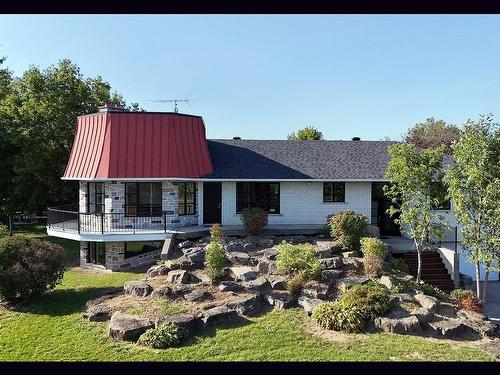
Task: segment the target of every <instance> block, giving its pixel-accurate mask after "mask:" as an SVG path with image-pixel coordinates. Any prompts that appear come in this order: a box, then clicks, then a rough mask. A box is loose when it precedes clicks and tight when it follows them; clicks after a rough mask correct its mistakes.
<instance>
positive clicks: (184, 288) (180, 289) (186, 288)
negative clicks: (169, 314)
mask: <svg viewBox="0 0 500 375" xmlns="http://www.w3.org/2000/svg"><path fill="white" fill-rule="evenodd" d="M192 290H193V286H192V285H188V284H179V285H174V286H173V287H172V293H173V294H174V295H175V296H183V295H184V294H186V293H189V292H191V291H192Z"/></svg>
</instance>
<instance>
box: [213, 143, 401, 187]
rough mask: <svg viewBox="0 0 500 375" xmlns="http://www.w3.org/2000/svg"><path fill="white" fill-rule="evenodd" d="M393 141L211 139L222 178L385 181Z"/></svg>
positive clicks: (216, 173)
mask: <svg viewBox="0 0 500 375" xmlns="http://www.w3.org/2000/svg"><path fill="white" fill-rule="evenodd" d="M394 143H397V142H392V141H286V140H225V139H212V140H208V148H209V150H210V155H211V157H212V163H213V165H214V172H213V173H211V174H210V175H208V176H206V178H214V179H215V178H220V179H332V180H333V179H339V180H342V179H345V180H351V179H355V180H358V179H359V180H385V178H384V173H385V170H386V167H387V162H388V160H389V156H388V154H387V148H388V147H389V146H390V145H392V144H394Z"/></svg>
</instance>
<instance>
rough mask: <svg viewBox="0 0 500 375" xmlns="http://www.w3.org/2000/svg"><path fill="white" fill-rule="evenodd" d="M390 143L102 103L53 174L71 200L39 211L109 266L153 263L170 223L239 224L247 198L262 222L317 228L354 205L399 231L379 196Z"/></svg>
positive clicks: (86, 257)
mask: <svg viewBox="0 0 500 375" xmlns="http://www.w3.org/2000/svg"><path fill="white" fill-rule="evenodd" d="M393 143H395V142H391V141H362V140H360V139H359V138H353V139H352V140H350V141H287V140H242V139H240V138H234V139H229V140H222V139H212V140H207V139H206V136H205V125H204V122H203V119H202V118H201V117H199V116H192V115H186V114H180V113H163V112H162V113H158V112H128V111H124V110H123V109H117V108H110V107H103V108H101V109H100V111H99V112H98V113H95V114H90V115H86V116H80V117H79V118H78V121H77V131H76V135H75V140H74V143H73V147H72V150H71V155H70V158H69V161H68V164H67V167H66V171H65V173H64V176H63V177H62V179H63V180H73V181H79V204H78V207H74V208H72V207H59V208H50V209H48V225H47V232H48V234H49V235H51V236H56V237H63V238H68V239H73V240H76V241H80V244H81V245H80V246H81V264H82V266H94V267H101V268H107V269H111V270H123V269H128V268H133V267H135V266H139V265H142V264H145V263H151V262H153V261H155V259H157V258H158V256H159V254H160V252H161V251H162V246H163V243H164V241H165V240H166V239H168V238H171V237H172V235H173V234H172V233H174V232H173V231H174V230H179V229H182V228H190V227H192V228H203V226H207V225H210V224H213V223H221V224H222V226H223V228H231V227H235V226H241V221H240V213H241V210H242V209H244V208H245V207H254V206H257V207H262V208H264V209H265V210H266V211H267V212H268V213H269V228H272V227H273V226H274V227H276V228H286V227H287V226H289V227H303V228H309V229H311V228H312V229H315V230H318V229H320V228H321V227H322V226H323V225H324V224H325V223H326V219H327V216H328V215H330V214H332V213H335V212H337V211H342V210H346V209H352V210H354V211H356V212H358V213H361V214H364V215H365V216H366V217H368V219H369V221H370V223H371V225H373V226H375V227H378V230H379V232H380V234H381V235H399V230H398V227H397V225H395V224H394V220H393V219H392V218H391V217H389V216H388V215H387V214H386V208H387V207H388V202H387V200H386V199H385V198H384V196H383V194H382V186H383V185H384V184H386V183H387V182H388V181H387V180H386V179H385V178H384V173H385V170H386V166H387V162H388V160H389V156H388V154H387V148H388V147H389V146H390V145H392V144H393ZM204 230H205V231H206V228H204Z"/></svg>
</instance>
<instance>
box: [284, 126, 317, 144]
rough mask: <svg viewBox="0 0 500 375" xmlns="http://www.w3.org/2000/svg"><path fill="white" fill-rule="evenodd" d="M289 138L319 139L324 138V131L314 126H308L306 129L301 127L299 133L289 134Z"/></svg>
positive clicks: (298, 139) (294, 139)
mask: <svg viewBox="0 0 500 375" xmlns="http://www.w3.org/2000/svg"><path fill="white" fill-rule="evenodd" d="M287 139H288V140H289V141H319V140H321V139H323V133H322V132H320V131H319V130H318V129H316V128H315V127H313V126H306V127H305V128H304V129H299V130H298V131H297V134H295V133H292V134H289V135H288V136H287Z"/></svg>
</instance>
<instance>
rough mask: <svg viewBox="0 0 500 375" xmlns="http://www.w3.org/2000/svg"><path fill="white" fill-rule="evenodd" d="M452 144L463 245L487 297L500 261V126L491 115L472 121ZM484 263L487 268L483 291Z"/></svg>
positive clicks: (452, 188) (451, 180)
mask: <svg viewBox="0 0 500 375" xmlns="http://www.w3.org/2000/svg"><path fill="white" fill-rule="evenodd" d="M452 147H453V156H454V159H455V163H454V165H453V166H452V168H450V170H449V171H448V173H447V175H446V180H447V182H448V185H449V193H450V196H451V197H452V198H453V201H454V203H455V213H456V215H457V221H458V222H459V223H460V224H461V225H462V228H461V234H462V240H461V245H462V247H463V248H464V249H467V250H468V258H469V261H470V262H472V263H474V264H475V268H476V279H477V280H476V294H477V297H478V299H483V300H484V299H486V286H487V283H488V276H489V272H490V271H495V270H497V271H498V262H499V261H500V228H499V227H500V206H499V204H498V202H500V127H499V125H498V124H496V123H494V122H493V118H492V116H491V115H487V116H481V117H480V118H479V120H478V121H471V120H469V121H467V122H466V123H465V125H464V132H463V136H462V138H461V139H460V140H459V141H458V142H456V143H455V144H454V145H453V146H452ZM495 262H496V263H497V266H496V267H495V266H494V264H495ZM481 264H483V265H484V267H485V269H486V271H485V280H484V285H483V291H482V292H481V290H480V278H481V277H480V276H481V268H480V265H481Z"/></svg>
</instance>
